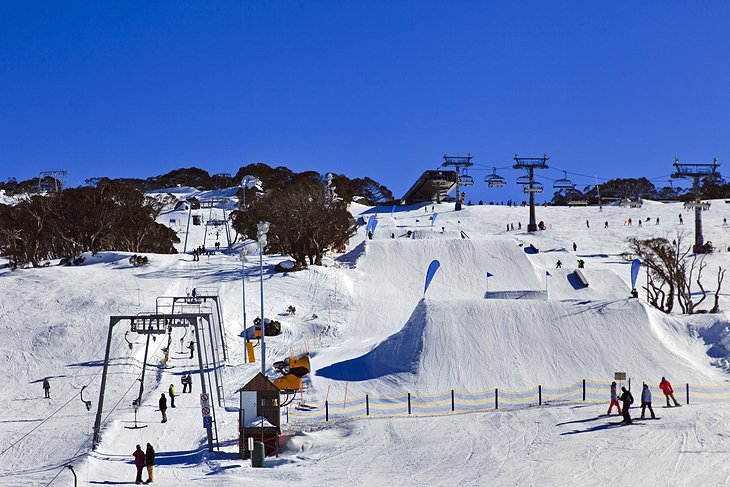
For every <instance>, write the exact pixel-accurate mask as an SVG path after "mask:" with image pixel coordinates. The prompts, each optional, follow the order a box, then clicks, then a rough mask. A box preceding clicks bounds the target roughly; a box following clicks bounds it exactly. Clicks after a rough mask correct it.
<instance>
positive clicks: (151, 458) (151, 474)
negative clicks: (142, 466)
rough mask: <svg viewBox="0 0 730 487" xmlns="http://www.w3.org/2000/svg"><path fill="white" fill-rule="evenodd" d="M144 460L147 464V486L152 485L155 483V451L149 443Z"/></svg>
mask: <svg viewBox="0 0 730 487" xmlns="http://www.w3.org/2000/svg"><path fill="white" fill-rule="evenodd" d="M144 459H145V463H147V481H146V482H145V484H151V483H152V482H154V481H155V449H154V448H152V445H150V444H149V443H147V451H146V452H145V455H144Z"/></svg>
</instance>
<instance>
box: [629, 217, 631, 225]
mask: <svg viewBox="0 0 730 487" xmlns="http://www.w3.org/2000/svg"><path fill="white" fill-rule="evenodd" d="M629 226H631V218H629Z"/></svg>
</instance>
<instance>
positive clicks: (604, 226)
mask: <svg viewBox="0 0 730 487" xmlns="http://www.w3.org/2000/svg"><path fill="white" fill-rule="evenodd" d="M603 228H608V220H606V223H604V224H603Z"/></svg>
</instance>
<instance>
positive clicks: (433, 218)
mask: <svg viewBox="0 0 730 487" xmlns="http://www.w3.org/2000/svg"><path fill="white" fill-rule="evenodd" d="M437 216H439V214H438V213H434V214H433V216H432V217H431V226H433V224H434V223H435V222H436V217H437Z"/></svg>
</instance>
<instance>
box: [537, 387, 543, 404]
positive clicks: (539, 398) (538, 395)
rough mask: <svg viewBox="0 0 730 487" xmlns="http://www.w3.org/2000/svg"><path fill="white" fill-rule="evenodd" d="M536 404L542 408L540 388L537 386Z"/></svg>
mask: <svg viewBox="0 0 730 487" xmlns="http://www.w3.org/2000/svg"><path fill="white" fill-rule="evenodd" d="M537 404H538V406H542V386H541V385H538V386H537Z"/></svg>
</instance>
